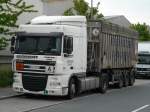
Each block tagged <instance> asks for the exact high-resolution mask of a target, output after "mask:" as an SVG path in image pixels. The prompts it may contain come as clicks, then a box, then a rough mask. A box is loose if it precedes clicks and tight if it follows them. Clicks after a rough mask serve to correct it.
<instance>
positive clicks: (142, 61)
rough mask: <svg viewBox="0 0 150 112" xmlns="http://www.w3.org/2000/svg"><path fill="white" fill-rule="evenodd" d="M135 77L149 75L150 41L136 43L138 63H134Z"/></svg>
mask: <svg viewBox="0 0 150 112" xmlns="http://www.w3.org/2000/svg"><path fill="white" fill-rule="evenodd" d="M136 71H137V73H136V77H149V76H150V42H140V43H139V44H138V63H137V65H136Z"/></svg>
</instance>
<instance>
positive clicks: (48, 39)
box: [16, 36, 62, 55]
mask: <svg viewBox="0 0 150 112" xmlns="http://www.w3.org/2000/svg"><path fill="white" fill-rule="evenodd" d="M61 43H62V37H56V36H19V37H17V41H16V53H17V54H36V55H38V54H39V55H46V54H47V55H61V45H62V44H61Z"/></svg>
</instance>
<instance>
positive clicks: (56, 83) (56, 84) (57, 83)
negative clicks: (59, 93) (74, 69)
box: [49, 81, 61, 87]
mask: <svg viewBox="0 0 150 112" xmlns="http://www.w3.org/2000/svg"><path fill="white" fill-rule="evenodd" d="M49 85H50V86H53V87H56V86H61V83H60V82H54V81H51V82H50V84H49Z"/></svg>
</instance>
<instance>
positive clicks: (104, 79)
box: [99, 73, 108, 94]
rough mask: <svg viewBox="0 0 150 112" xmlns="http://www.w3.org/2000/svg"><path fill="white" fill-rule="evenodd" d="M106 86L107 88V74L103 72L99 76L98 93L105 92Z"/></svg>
mask: <svg viewBox="0 0 150 112" xmlns="http://www.w3.org/2000/svg"><path fill="white" fill-rule="evenodd" d="M107 88H108V77H107V74H104V73H103V74H102V76H101V78H100V87H99V91H100V93H102V94H104V93H106V91H107Z"/></svg>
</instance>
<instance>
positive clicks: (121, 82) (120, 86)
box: [116, 76, 123, 88]
mask: <svg viewBox="0 0 150 112" xmlns="http://www.w3.org/2000/svg"><path fill="white" fill-rule="evenodd" d="M116 87H117V88H122V87H123V77H122V76H120V77H119V81H118V83H117V84H116Z"/></svg>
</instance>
